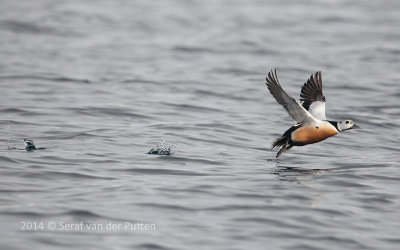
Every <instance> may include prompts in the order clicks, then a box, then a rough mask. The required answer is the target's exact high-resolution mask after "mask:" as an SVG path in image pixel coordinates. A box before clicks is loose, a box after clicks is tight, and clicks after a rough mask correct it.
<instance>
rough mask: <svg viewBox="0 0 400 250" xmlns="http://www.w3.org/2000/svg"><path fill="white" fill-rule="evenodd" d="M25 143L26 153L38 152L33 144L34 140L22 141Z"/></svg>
mask: <svg viewBox="0 0 400 250" xmlns="http://www.w3.org/2000/svg"><path fill="white" fill-rule="evenodd" d="M22 140H23V141H24V143H25V150H26V151H32V150H36V147H35V144H33V140H30V139H22Z"/></svg>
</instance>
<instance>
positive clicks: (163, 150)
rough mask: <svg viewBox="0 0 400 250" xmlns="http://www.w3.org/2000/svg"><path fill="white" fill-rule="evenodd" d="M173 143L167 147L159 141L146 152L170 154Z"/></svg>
mask: <svg viewBox="0 0 400 250" xmlns="http://www.w3.org/2000/svg"><path fill="white" fill-rule="evenodd" d="M173 146H174V145H171V146H170V147H169V148H167V147H166V146H165V145H164V143H160V144H158V145H156V146H154V147H153V148H152V149H150V151H149V152H148V154H152V155H172V154H173V152H171V148H172V147H173Z"/></svg>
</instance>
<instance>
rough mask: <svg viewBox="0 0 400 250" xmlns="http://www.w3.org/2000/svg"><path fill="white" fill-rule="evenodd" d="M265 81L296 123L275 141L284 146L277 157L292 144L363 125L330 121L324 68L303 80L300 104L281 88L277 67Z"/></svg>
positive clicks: (317, 140)
mask: <svg viewBox="0 0 400 250" xmlns="http://www.w3.org/2000/svg"><path fill="white" fill-rule="evenodd" d="M266 80H267V83H266V84H267V86H268V89H269V91H270V92H271V94H272V96H273V97H274V98H275V100H276V101H277V102H278V103H279V104H281V105H282V106H283V107H284V108H285V109H286V111H287V112H288V113H289V115H290V116H291V117H292V118H293V120H295V122H296V124H295V125H294V126H293V127H291V128H289V129H288V130H287V131H286V132H285V133H284V134H283V135H282V136H281V137H279V138H277V139H276V140H275V141H274V142H273V144H272V148H277V147H281V146H282V148H281V149H280V150H279V152H278V153H277V154H276V158H278V157H279V156H280V155H281V154H282V153H284V152H285V151H288V150H289V149H291V148H292V147H293V146H304V145H307V144H312V143H316V142H320V141H323V140H325V139H327V138H328V137H331V136H334V135H337V134H338V133H339V132H342V131H345V130H348V129H355V128H360V126H358V125H357V124H355V123H354V122H353V121H352V120H345V121H328V120H327V119H326V117H325V102H326V99H325V96H324V95H323V93H322V78H321V71H318V72H316V73H315V74H313V75H311V76H310V78H309V79H308V80H307V82H306V83H304V85H303V87H302V88H301V94H300V102H301V104H300V103H299V102H297V101H296V100H295V99H294V98H293V97H291V96H289V95H288V94H287V93H286V92H285V91H284V90H283V89H282V87H281V85H280V83H279V81H278V76H277V75H276V69H275V71H272V70H271V71H270V72H269V73H268V76H267V78H266Z"/></svg>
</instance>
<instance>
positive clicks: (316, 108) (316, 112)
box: [308, 101, 326, 121]
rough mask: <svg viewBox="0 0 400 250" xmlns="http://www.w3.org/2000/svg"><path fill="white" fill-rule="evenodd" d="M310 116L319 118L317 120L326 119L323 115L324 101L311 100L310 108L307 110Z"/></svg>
mask: <svg viewBox="0 0 400 250" xmlns="http://www.w3.org/2000/svg"><path fill="white" fill-rule="evenodd" d="M308 111H309V112H310V113H311V114H312V116H314V117H315V118H317V119H319V120H322V121H324V120H326V117H325V102H319V101H317V102H313V103H312V104H311V105H310V109H309V110H308Z"/></svg>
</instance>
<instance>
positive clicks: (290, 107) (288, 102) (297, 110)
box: [266, 69, 316, 124]
mask: <svg viewBox="0 0 400 250" xmlns="http://www.w3.org/2000/svg"><path fill="white" fill-rule="evenodd" d="M266 80H267V86H268V89H269V91H270V92H271V94H272V96H273V97H274V98H275V100H276V101H277V102H278V103H279V104H281V105H282V106H283V107H284V108H285V109H286V111H287V112H288V113H289V115H290V116H292V118H293V120H295V121H296V122H297V123H298V124H307V123H311V122H315V121H316V120H315V118H314V117H313V116H312V115H311V114H310V113H309V112H308V111H307V110H306V109H304V108H303V107H302V106H301V105H300V103H298V102H297V101H296V100H295V99H294V98H293V97H291V96H289V95H288V94H287V93H286V92H285V91H284V90H283V89H282V87H281V85H280V83H279V81H278V77H277V75H276V69H275V71H272V70H271V71H270V72H269V73H268V75H267V78H266Z"/></svg>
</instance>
